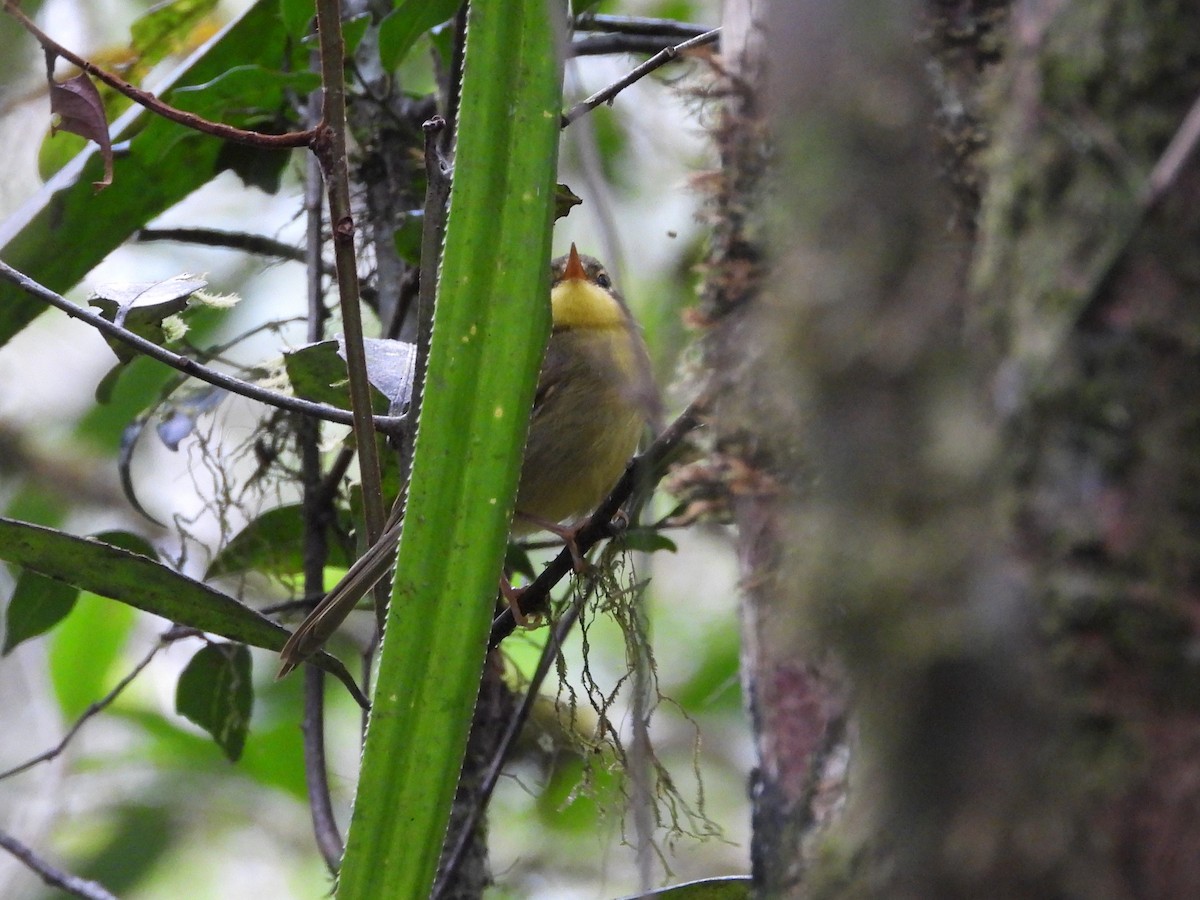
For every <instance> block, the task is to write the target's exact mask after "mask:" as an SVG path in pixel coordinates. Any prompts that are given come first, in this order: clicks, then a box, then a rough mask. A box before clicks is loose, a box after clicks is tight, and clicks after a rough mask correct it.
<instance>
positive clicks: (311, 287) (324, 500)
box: [296, 60, 344, 875]
mask: <svg viewBox="0 0 1200 900" xmlns="http://www.w3.org/2000/svg"><path fill="white" fill-rule="evenodd" d="M314 62H315V60H314ZM320 114H321V92H320V91H314V92H313V93H312V94H311V95H309V98H308V110H307V116H308V121H310V122H312V121H315V120H316V119H317V117H318V116H320ZM304 208H305V214H306V218H307V229H306V239H305V259H306V262H307V270H308V340H309V341H310V342H313V343H315V342H317V341H319V340H321V339H322V338H323V337H324V336H325V319H326V318H327V317H328V315H329V311H328V310H327V309H326V307H325V290H324V287H325V272H324V264H323V258H322V252H323V250H324V241H323V240H322V226H323V224H324V218H323V217H322V214H321V169H320V166H319V165H318V163H317V159H316V156H315V155H314V154H311V153H310V154H309V155H308V166H307V168H306V171H305V182H304ZM296 437H297V440H298V441H299V442H300V471H301V478H302V480H303V490H304V494H303V501H302V502H303V504H304V592H305V593H306V594H317V593H320V592H321V590H322V589H323V588H324V586H325V563H326V562H327V561H328V559H329V542H328V533H329V522H330V520H331V519H332V518H333V495H332V494H331V493H329V492H327V491H326V490H325V480H324V478H323V476H322V474H321V426H320V423H319V422H316V421H313V420H311V419H302V420H301V421H300V422H299V423H298V427H297V429H296ZM300 731H301V733H302V734H303V736H304V782H305V785H306V786H307V788H308V807H309V812H310V814H311V816H312V824H313V836H314V837H315V838H316V841H317V849H318V850H320V852H321V856H322V858H323V859H324V860H325V866H326V867H327V868H328V869H329V872H330V873H331V874H333V875H336V874H337V870H338V864H339V862H340V861H341V858H342V851H343V849H344V845H343V844H342V836H341V834H340V833H339V832H338V827H337V820H336V819H335V818H334V815H333V798H332V797H331V796H330V793H329V775H328V771H327V768H326V764H325V673H324V672H322V671H321V670H320V669H318V668H317V667H316V666H309V667H308V668H307V670H306V671H305V673H304V720H303V722H302V723H301V726H300Z"/></svg>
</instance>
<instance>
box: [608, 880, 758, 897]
mask: <svg viewBox="0 0 1200 900" xmlns="http://www.w3.org/2000/svg"><path fill="white" fill-rule="evenodd" d="M752 883H753V882H752V881H751V879H750V876H749V875H728V876H725V877H723V878H703V879H701V880H700V881H689V882H688V883H687V884H676V885H673V886H672V887H665V888H660V889H659V890H657V891H649V892H648V893H642V894H638V895H637V897H665V898H667V900H749V897H750V887H751V885H752ZM626 900H636V898H635V897H628V898H626Z"/></svg>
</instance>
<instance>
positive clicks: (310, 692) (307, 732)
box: [300, 666, 345, 875]
mask: <svg viewBox="0 0 1200 900" xmlns="http://www.w3.org/2000/svg"><path fill="white" fill-rule="evenodd" d="M300 730H301V732H302V733H303V735H304V780H305V783H306V784H307V785H308V808H309V812H310V813H311V815H312V823H313V835H314V836H315V837H316V839H317V849H319V850H320V851H321V857H322V858H323V859H324V860H325V866H326V868H328V869H329V872H330V874H331V875H336V874H337V871H338V865H339V864H340V863H341V860H342V853H343V852H344V850H345V845H344V844H343V843H342V835H341V833H340V832H339V831H338V826H337V819H336V818H335V817H334V815H333V799H332V797H331V796H330V794H329V775H328V769H327V767H326V764H325V673H324V672H322V671H321V670H320V669H318V668H317V667H316V666H305V667H304V721H303V722H302V723H301V725H300Z"/></svg>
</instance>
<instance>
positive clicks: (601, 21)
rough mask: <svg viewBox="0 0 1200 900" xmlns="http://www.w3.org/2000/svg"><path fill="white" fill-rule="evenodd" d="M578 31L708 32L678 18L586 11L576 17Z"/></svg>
mask: <svg viewBox="0 0 1200 900" xmlns="http://www.w3.org/2000/svg"><path fill="white" fill-rule="evenodd" d="M575 30H576V31H605V32H610V33H612V34H636V35H642V36H644V37H664V38H693V37H699V36H700V35H702V34H705V33H707V32H708V30H709V29H708V28H707V27H706V26H704V25H695V24H693V23H691V22H680V21H678V20H677V19H652V18H646V17H643V16H606V15H600V14H597V13H585V14H584V15H582V16H578V17H577V18H576V19H575Z"/></svg>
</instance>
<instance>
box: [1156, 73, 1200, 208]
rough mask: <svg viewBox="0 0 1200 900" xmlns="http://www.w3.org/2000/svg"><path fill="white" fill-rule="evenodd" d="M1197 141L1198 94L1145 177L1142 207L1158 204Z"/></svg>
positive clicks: (1199, 132)
mask: <svg viewBox="0 0 1200 900" xmlns="http://www.w3.org/2000/svg"><path fill="white" fill-rule="evenodd" d="M1197 143H1200V96H1198V97H1197V98H1196V99H1195V101H1194V102H1193V103H1192V108H1191V109H1189V110H1188V114H1187V115H1186V116H1184V117H1183V122H1182V123H1181V124H1180V126H1179V129H1178V130H1177V131H1176V132H1175V136H1174V137H1172V138H1171V143H1170V144H1168V145H1167V149H1166V150H1164V151H1163V154H1162V156H1160V157H1159V159H1158V162H1157V163H1155V165H1154V169H1153V170H1152V171H1151V172H1150V177H1149V178H1147V179H1146V187H1145V190H1144V191H1143V194H1142V207H1143V209H1146V210H1150V209H1153V208H1154V207H1155V206H1157V205H1158V202H1159V200H1161V199H1162V197H1163V195H1164V194H1165V193H1166V192H1167V188H1169V187H1170V186H1171V185H1172V184H1174V183H1175V179H1176V178H1178V177H1179V172H1180V170H1182V169H1183V167H1184V165H1185V164H1186V163H1187V161H1188V160H1189V159H1191V158H1192V154H1193V153H1195V151H1196V144H1197Z"/></svg>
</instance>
